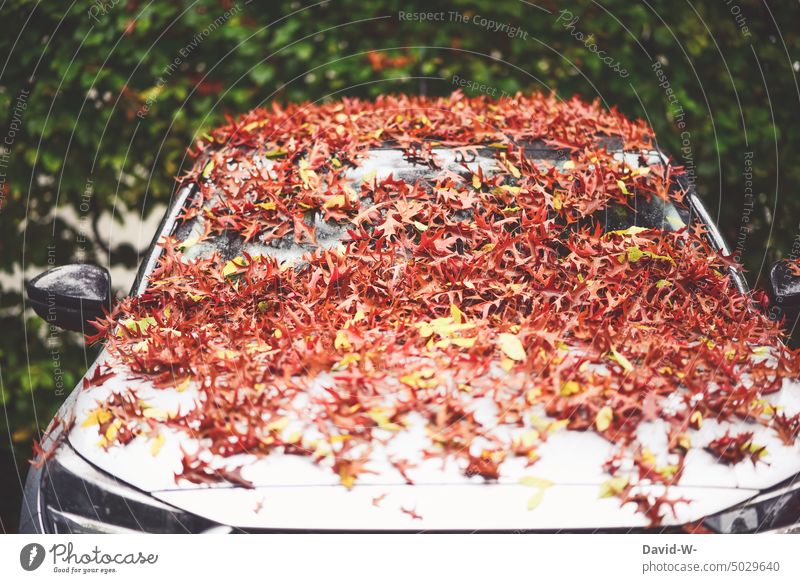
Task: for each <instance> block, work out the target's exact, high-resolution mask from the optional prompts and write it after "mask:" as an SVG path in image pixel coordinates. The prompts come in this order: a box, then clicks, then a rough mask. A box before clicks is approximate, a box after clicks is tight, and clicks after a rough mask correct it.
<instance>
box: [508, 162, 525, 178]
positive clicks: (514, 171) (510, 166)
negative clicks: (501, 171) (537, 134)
mask: <svg viewBox="0 0 800 583" xmlns="http://www.w3.org/2000/svg"><path fill="white" fill-rule="evenodd" d="M506 166H508V170H509V171H510V172H511V176H513V177H514V178H519V177H520V176H522V174H521V173H520V171H519V168H517V167H516V166H514V165H513V164H512V163H511V162H509V161H508V160H506Z"/></svg>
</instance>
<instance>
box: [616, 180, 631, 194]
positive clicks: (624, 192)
mask: <svg viewBox="0 0 800 583" xmlns="http://www.w3.org/2000/svg"><path fill="white" fill-rule="evenodd" d="M617 186H619V189H620V190H621V191H622V194H630V192H628V189H627V188H626V187H625V183H624V182H622V180H617Z"/></svg>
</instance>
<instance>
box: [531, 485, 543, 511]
mask: <svg viewBox="0 0 800 583" xmlns="http://www.w3.org/2000/svg"><path fill="white" fill-rule="evenodd" d="M543 498H544V488H540V489H539V490H537V491H536V493H535V494H534V495H533V496H531V497H530V498H528V510H535V509H536V507H537V506H539V504H541V503H542V499H543Z"/></svg>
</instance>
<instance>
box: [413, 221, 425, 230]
mask: <svg viewBox="0 0 800 583" xmlns="http://www.w3.org/2000/svg"><path fill="white" fill-rule="evenodd" d="M412 222H413V223H414V226H415V227H416V228H417V229H418V230H420V231H427V230H428V225H424V224H422V223H420V222H419V221H412Z"/></svg>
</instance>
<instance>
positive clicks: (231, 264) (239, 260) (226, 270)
mask: <svg viewBox="0 0 800 583" xmlns="http://www.w3.org/2000/svg"><path fill="white" fill-rule="evenodd" d="M245 265H247V262H246V261H245V259H244V257H235V258H233V259H231V260H230V261H228V262H227V263H225V267H223V268H222V277H228V276H229V275H233V274H234V273H236V272H237V271H238V270H239V268H240V267H244V266H245Z"/></svg>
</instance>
